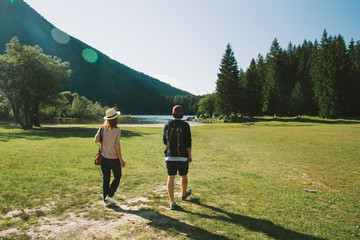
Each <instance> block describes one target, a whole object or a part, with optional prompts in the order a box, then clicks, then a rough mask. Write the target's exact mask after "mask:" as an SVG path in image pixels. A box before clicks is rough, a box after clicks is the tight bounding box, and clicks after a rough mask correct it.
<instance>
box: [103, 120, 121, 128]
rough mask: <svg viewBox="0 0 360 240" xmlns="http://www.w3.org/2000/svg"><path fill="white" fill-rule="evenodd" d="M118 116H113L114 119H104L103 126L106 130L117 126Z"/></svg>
mask: <svg viewBox="0 0 360 240" xmlns="http://www.w3.org/2000/svg"><path fill="white" fill-rule="evenodd" d="M118 122H119V121H118V118H114V119H110V120H109V119H105V122H104V127H105V129H106V130H111V129H113V128H117V124H118Z"/></svg>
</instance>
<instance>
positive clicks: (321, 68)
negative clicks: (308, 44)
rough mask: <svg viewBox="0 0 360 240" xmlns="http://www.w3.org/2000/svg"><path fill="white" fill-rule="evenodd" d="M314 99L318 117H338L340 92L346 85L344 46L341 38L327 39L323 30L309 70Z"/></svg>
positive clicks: (339, 112) (340, 111)
mask: <svg viewBox="0 0 360 240" xmlns="http://www.w3.org/2000/svg"><path fill="white" fill-rule="evenodd" d="M311 77H312V80H313V86H314V97H315V100H316V102H317V104H318V107H319V115H320V116H321V117H325V118H331V117H336V116H339V114H341V113H342V110H341V106H342V105H343V104H342V103H343V100H342V99H343V97H342V96H341V95H342V92H344V90H343V89H344V85H346V81H347V80H346V46H345V43H344V39H343V38H342V36H340V35H339V36H338V37H335V38H333V37H331V36H330V37H328V36H327V31H326V30H324V33H323V36H322V38H321V44H320V49H319V51H318V53H317V54H316V56H315V58H314V61H313V65H312V68H311Z"/></svg>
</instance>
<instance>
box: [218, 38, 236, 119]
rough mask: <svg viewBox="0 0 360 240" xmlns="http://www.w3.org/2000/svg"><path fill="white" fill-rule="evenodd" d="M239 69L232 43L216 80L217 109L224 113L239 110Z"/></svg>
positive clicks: (228, 113)
mask: <svg viewBox="0 0 360 240" xmlns="http://www.w3.org/2000/svg"><path fill="white" fill-rule="evenodd" d="M239 97H240V86H239V69H238V65H237V61H236V59H235V56H234V52H233V50H232V48H231V45H230V43H229V44H228V45H227V47H226V51H225V54H224V56H223V58H222V60H221V65H220V73H219V74H218V79H217V81H216V111H217V112H218V113H220V114H223V115H230V114H232V113H235V114H237V113H238V112H239V104H240V102H239Z"/></svg>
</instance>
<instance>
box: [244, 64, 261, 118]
mask: <svg viewBox="0 0 360 240" xmlns="http://www.w3.org/2000/svg"><path fill="white" fill-rule="evenodd" d="M245 76H246V77H245V85H244V96H245V100H244V103H245V113H247V114H248V115H249V117H250V118H252V117H253V116H255V115H258V114H260V113H261V107H262V101H261V88H262V84H261V83H260V81H261V80H260V77H259V72H258V69H257V64H256V62H255V60H254V59H252V60H251V63H250V66H249V68H248V69H247V71H246V75H245Z"/></svg>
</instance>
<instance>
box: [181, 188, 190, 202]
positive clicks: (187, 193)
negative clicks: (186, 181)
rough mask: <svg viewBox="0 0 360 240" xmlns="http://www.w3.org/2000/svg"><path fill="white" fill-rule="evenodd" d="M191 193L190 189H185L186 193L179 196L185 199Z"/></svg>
mask: <svg viewBox="0 0 360 240" xmlns="http://www.w3.org/2000/svg"><path fill="white" fill-rule="evenodd" d="M190 195H191V189H189V190H187V191H186V194H185V195H183V196H182V197H181V199H182V200H185V199H187V198H188V197H189V196H190Z"/></svg>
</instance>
